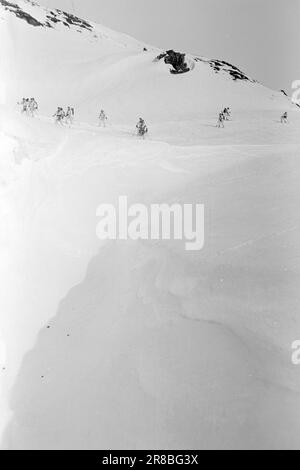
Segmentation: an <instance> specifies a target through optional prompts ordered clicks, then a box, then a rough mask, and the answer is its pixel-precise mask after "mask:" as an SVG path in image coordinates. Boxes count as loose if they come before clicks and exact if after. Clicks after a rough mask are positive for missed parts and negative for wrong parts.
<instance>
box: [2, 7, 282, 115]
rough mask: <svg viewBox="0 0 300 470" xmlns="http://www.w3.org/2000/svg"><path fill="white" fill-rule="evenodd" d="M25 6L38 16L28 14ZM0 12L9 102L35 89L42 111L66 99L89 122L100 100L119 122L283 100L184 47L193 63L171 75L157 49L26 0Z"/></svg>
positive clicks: (270, 105)
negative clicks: (185, 70)
mask: <svg viewBox="0 0 300 470" xmlns="http://www.w3.org/2000/svg"><path fill="white" fill-rule="evenodd" d="M15 5H17V6H15ZM22 12H23V13H22ZM25 12H26V14H28V15H30V17H31V18H34V19H35V20H36V22H37V23H38V24H37V25H32V21H29V22H28V17H27V16H25ZM0 18H2V25H3V19H5V21H6V22H8V24H9V39H8V40H7V44H6V47H7V52H8V56H9V58H10V61H9V62H10V63H9V64H7V86H8V88H7V100H8V102H9V104H10V105H13V104H14V103H15V102H16V101H17V100H19V99H20V97H22V96H35V97H36V98H37V100H38V101H39V103H40V106H41V111H42V112H43V113H44V114H48V115H49V114H50V113H53V112H54V111H55V107H56V106H65V105H67V104H69V103H70V104H73V105H74V106H75V107H76V108H77V111H78V113H79V115H80V119H82V120H84V121H89V122H93V121H94V120H95V117H96V116H97V113H98V112H99V107H104V108H105V109H106V110H107V113H108V114H109V115H110V117H111V119H112V120H113V121H114V122H122V123H125V122H128V121H129V120H132V119H134V120H135V119H136V118H137V117H138V116H140V115H143V116H145V119H147V120H148V121H149V120H150V121H152V120H153V121H157V120H159V121H162V120H173V121H174V120H176V119H182V118H184V119H186V118H187V117H188V116H190V117H194V116H195V115H199V113H200V114H202V115H205V114H207V113H208V112H209V111H211V112H214V113H216V112H218V111H219V110H220V109H221V108H222V107H225V106H231V107H232V108H233V109H247V108H250V109H257V110H258V109H278V110H281V109H282V108H286V107H288V100H287V98H286V97H284V96H283V95H282V93H279V92H273V91H271V90H269V89H267V88H265V87H263V86H262V85H260V84H258V83H255V82H253V81H252V80H251V79H249V77H247V75H245V74H243V72H241V71H240V70H239V69H238V68H237V67H234V66H232V65H230V64H228V63H227V62H224V61H221V60H219V61H216V60H208V59H205V58H196V57H192V56H189V55H188V61H189V63H192V64H193V70H192V71H191V72H190V73H187V74H185V75H181V76H172V75H171V74H170V73H169V68H170V66H168V65H166V64H164V62H163V61H161V62H153V60H154V59H155V57H156V56H157V54H158V53H159V52H160V51H158V50H155V49H154V48H151V47H148V46H146V45H145V44H143V43H140V42H138V41H136V40H134V39H132V38H130V37H128V36H126V35H124V34H119V33H115V32H112V31H111V30H109V29H107V28H104V27H102V26H99V25H94V24H93V23H90V22H84V21H83V20H82V21H81V20H76V21H75V20H74V18H72V16H70V15H67V14H66V13H63V12H61V11H57V10H52V11H51V10H46V9H45V8H41V7H40V6H38V5H37V4H35V3H33V2H31V1H29V0H19V1H12V0H11V1H10V2H8V1H4V0H1V1H0ZM51 18H52V20H51ZM53 18H57V21H56V20H55V21H53ZM0 24H1V22H0ZM145 47H146V49H147V51H144V48H145ZM65 83H67V84H68V86H67V88H66V87H65V86H64V84H65Z"/></svg>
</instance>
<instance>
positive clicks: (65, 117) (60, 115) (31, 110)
mask: <svg viewBox="0 0 300 470" xmlns="http://www.w3.org/2000/svg"><path fill="white" fill-rule="evenodd" d="M18 104H19V105H21V106H22V111H21V112H22V114H27V115H28V116H31V117H34V116H35V114H36V113H37V111H38V109H39V107H38V104H37V101H36V100H35V98H30V99H29V98H23V99H22V101H21V102H19V103H18ZM53 117H55V123H56V124H57V125H64V124H66V125H69V126H71V125H72V124H73V122H74V117H75V110H74V108H72V107H71V106H68V108H67V111H66V112H65V111H64V110H63V108H62V107H58V108H57V111H56V113H55V114H54V115H53ZM230 117H231V111H230V108H229V107H226V108H224V110H223V111H221V112H220V113H219V117H218V121H217V127H218V128H221V127H222V128H224V127H225V125H224V122H225V121H229V119H230ZM107 119H108V118H107V115H106V113H105V111H104V110H103V109H101V111H100V114H99V127H106V122H107ZM280 121H281V123H282V124H288V113H287V112H285V113H283V115H282V116H281V118H280ZM136 129H137V134H138V136H140V137H142V138H143V139H144V138H145V135H146V134H147V133H148V127H147V125H146V123H145V121H144V119H142V118H139V121H138V123H137V125H136Z"/></svg>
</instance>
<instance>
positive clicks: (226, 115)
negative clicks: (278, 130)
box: [217, 108, 289, 128]
mask: <svg viewBox="0 0 300 470" xmlns="http://www.w3.org/2000/svg"><path fill="white" fill-rule="evenodd" d="M230 116H231V111H230V108H225V109H224V111H222V112H221V113H220V114H219V117H218V122H217V127H218V128H221V127H222V128H224V127H225V125H224V122H225V121H229V118H230ZM280 122H281V124H288V122H289V121H288V113H287V112H285V113H283V115H282V116H281V118H280Z"/></svg>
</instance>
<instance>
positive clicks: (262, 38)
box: [38, 0, 300, 93]
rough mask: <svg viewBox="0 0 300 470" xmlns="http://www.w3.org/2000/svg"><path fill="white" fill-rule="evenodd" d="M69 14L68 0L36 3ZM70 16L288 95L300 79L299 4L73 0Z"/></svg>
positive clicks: (278, 0)
mask: <svg viewBox="0 0 300 470" xmlns="http://www.w3.org/2000/svg"><path fill="white" fill-rule="evenodd" d="M38 1H39V2H40V3H41V4H43V5H48V6H49V7H57V8H61V9H64V10H66V11H72V0H38ZM73 4H74V7H75V13H76V14H77V15H78V16H81V17H83V18H86V19H91V20H93V21H94V22H97V23H102V24H104V25H105V26H108V27H110V28H112V29H115V30H118V31H122V32H125V33H128V34H130V35H131V36H134V37H135V38H136V39H140V40H143V41H145V42H148V43H149V44H153V45H155V46H158V47H161V48H162V49H166V48H172V49H178V50H180V51H182V52H184V51H186V52H192V53H196V54H201V55H205V56H208V57H210V58H219V59H224V60H228V61H229V62H232V63H233V64H235V65H237V66H239V67H240V68H242V69H243V70H244V71H245V72H248V73H249V74H250V75H252V76H253V78H256V79H257V80H259V81H261V82H263V83H264V84H266V85H268V86H270V87H272V88H275V89H281V88H284V89H286V90H287V91H288V92H289V93H290V92H291V82H292V81H293V80H297V79H299V80H300V61H299V57H300V54H299V46H300V27H299V20H300V0H285V1H284V0H73Z"/></svg>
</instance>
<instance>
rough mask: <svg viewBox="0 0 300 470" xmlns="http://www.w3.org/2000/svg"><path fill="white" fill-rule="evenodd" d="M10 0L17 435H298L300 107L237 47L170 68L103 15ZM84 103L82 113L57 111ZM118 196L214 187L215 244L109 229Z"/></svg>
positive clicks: (8, 390) (1, 245)
mask: <svg viewBox="0 0 300 470" xmlns="http://www.w3.org/2000/svg"><path fill="white" fill-rule="evenodd" d="M2 3H3V2H2ZM11 3H13V2H11ZM21 3H22V4H25V3H26V4H27V6H28V10H26V11H27V12H29V5H31V4H29V2H20V1H18V2H17V4H18V5H19V6H20V5H21ZM32 8H34V9H35V14H34V15H33V13H32V12H31V13H30V14H31V15H33V16H34V18H36V19H38V21H42V17H43V15H44V12H45V10H44V9H41V10H39V7H37V6H36V4H34V6H32ZM24 11H25V9H24ZM39 12H40V13H39ZM5 15H9V18H10V33H11V34H10V36H9V38H7V41H6V43H5V47H6V51H8V52H9V53H10V54H9V59H10V60H7V61H5V62H4V68H3V69H2V70H3V75H2V76H1V80H3V81H4V88H3V89H5V91H6V94H5V98H6V100H5V106H2V107H1V108H0V119H1V121H0V138H1V148H0V172H1V178H0V200H1V203H0V216H1V221H2V223H1V225H0V257H1V262H0V285H1V286H4V288H3V289H1V291H0V321H1V326H0V329H1V331H0V341H1V337H2V338H3V340H4V341H5V345H6V348H7V355H6V361H5V364H4V367H3V369H2V367H1V369H0V386H1V391H2V395H1V401H0V413H1V417H2V418H3V419H2V420H1V426H2V429H1V431H3V433H2V434H3V436H2V447H3V448H8V449H65V448H70V449H99V448H102V449H104V448H105V449H107V448H109V449H132V448H137V449H139V448H141V449H145V448H154V449H176V448H181V449H191V448H197V449H215V448H220V449H232V448H235V449H248V448H250V449H251V448H258V449H267V448H271V449H279V448H280V449H281V448H284V449H288V448H295V449H296V448H299V447H300V442H299V435H300V402H299V396H300V395H299V392H300V375H299V369H297V367H295V366H293V365H292V363H291V354H292V351H291V344H292V342H293V341H294V340H295V339H298V338H297V337H298V336H299V334H300V321H299V315H298V311H299V307H300V305H299V304H300V296H299V288H298V284H299V278H300V271H299V263H298V261H297V260H298V258H299V243H298V240H299V231H300V222H299V216H298V213H299V210H298V203H299V178H300V165H299V148H300V133H299V126H300V118H299V111H298V109H297V108H296V107H294V106H292V105H291V104H290V102H289V100H288V98H287V97H286V96H284V95H283V94H282V93H280V92H278V93H277V92H273V91H272V90H269V89H268V88H265V87H263V86H262V85H259V84H257V83H255V82H254V81H252V80H250V79H248V80H246V79H245V80H244V79H241V80H232V77H231V76H230V73H228V70H229V72H230V70H233V71H234V70H235V69H234V68H232V66H229V64H226V63H225V62H224V63H222V64H223V65H224V67H225V68H227V69H228V70H227V71H223V72H224V73H223V72H222V67H223V65H222V64H221V63H220V64H221V65H222V66H221V65H220V70H219V71H218V73H215V72H216V71H215V70H214V69H213V67H212V64H209V63H203V62H196V64H195V68H194V70H193V71H192V72H191V73H187V74H184V75H182V76H173V75H171V74H170V73H168V66H166V64H164V63H160V62H159V63H155V62H153V59H154V58H155V57H156V56H157V55H158V53H159V52H160V51H157V50H154V49H151V48H150V49H149V50H148V51H146V52H145V51H144V50H143V44H142V43H138V42H137V41H135V40H133V39H130V38H127V37H126V36H124V35H119V34H118V33H113V32H111V31H110V30H108V29H106V28H103V27H102V26H97V25H96V26H94V27H95V29H96V30H97V38H94V37H93V33H92V34H91V33H90V32H89V31H86V34H79V33H78V32H77V31H76V30H74V29H72V28H70V29H71V30H70V29H69V28H68V27H67V26H64V25H58V26H57V28H56V27H54V28H41V27H32V25H30V24H28V22H27V21H23V20H22V19H21V18H18V17H17V16H16V15H15V14H14V13H13V12H8V11H6V12H5V13H4V14H3V15H2V14H0V17H2V16H3V18H2V20H1V23H0V28H1V27H2V26H3V24H4V22H6V21H7V18H8V17H7V16H5ZM5 24H7V23H5ZM76 27H77V26H76ZM74 28H75V27H74ZM21 44H22V45H23V48H22V49H21V46H20V45H21ZM21 51H22V53H21ZM45 57H47V59H45ZM215 66H216V67H219V66H218V64H215ZM236 70H237V69H236ZM12 71H13V73H12ZM237 73H239V71H238V70H237ZM0 85H1V83H0ZM22 96H35V97H36V99H37V100H38V102H39V105H40V114H39V116H38V117H37V118H36V119H30V118H26V117H25V116H22V115H21V114H20V112H19V111H20V110H19V109H18V107H17V105H16V102H17V101H18V100H20V99H21V97H22ZM178 96H180V102H178V99H177V98H178ZM70 104H73V105H74V107H75V111H76V114H75V122H74V125H73V126H72V127H71V128H68V127H61V128H60V127H58V126H55V125H54V123H53V122H52V121H53V120H52V118H51V116H52V114H53V112H54V111H55V108H56V106H58V105H61V106H65V105H70ZM225 105H226V106H231V108H232V111H233V116H232V121H230V122H228V123H226V127H225V129H224V130H223V129H222V130H219V129H217V128H216V126H215V125H216V112H217V111H219V110H220V108H222V107H224V106H225ZM102 107H103V108H104V109H105V111H106V112H107V114H108V117H109V120H108V124H109V125H108V127H107V128H106V129H102V128H98V127H96V121H97V116H98V113H99V111H100V109H101V108H102ZM53 108H54V109H53ZM99 108H100V109H99ZM283 110H288V111H289V117H290V124H289V125H286V126H285V125H281V124H280V115H281V114H282V111H283ZM139 116H143V117H144V118H145V119H146V121H147V124H148V126H149V131H150V132H149V135H148V137H147V138H146V139H145V140H144V141H143V140H139V139H138V138H137V137H136V135H135V134H134V130H135V124H136V121H137V118H138V117H139ZM121 195H126V196H127V197H128V200H129V202H130V203H140V204H144V205H146V206H148V205H149V204H151V203H167V204H172V203H174V202H177V203H182V204H185V203H189V204H190V203H194V204H196V203H197V204H204V205H205V214H206V222H205V246H204V249H203V250H202V251H199V252H192V253H189V252H187V251H185V249H184V240H183V241H172V242H171V241H136V242H133V241H127V242H125V241H124V242H121V241H112V242H100V241H99V240H98V239H97V237H96V226H97V222H98V220H97V217H96V211H97V207H98V206H99V205H100V204H103V203H109V204H115V203H117V201H118V198H119V196H121ZM4 428H5V429H4Z"/></svg>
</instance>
